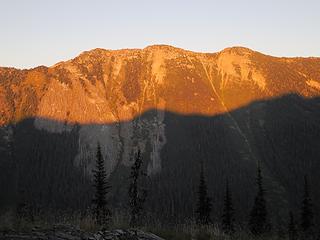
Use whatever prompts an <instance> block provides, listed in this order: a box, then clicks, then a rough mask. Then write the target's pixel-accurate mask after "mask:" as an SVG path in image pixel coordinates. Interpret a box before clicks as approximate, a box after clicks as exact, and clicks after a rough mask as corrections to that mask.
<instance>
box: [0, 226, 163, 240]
mask: <svg viewBox="0 0 320 240" xmlns="http://www.w3.org/2000/svg"><path fill="white" fill-rule="evenodd" d="M0 238H1V239H3V240H34V239H37V240H164V239H163V238H160V237H158V236H156V235H155V234H152V233H148V232H143V231H140V230H132V229H131V230H130V229H129V230H122V229H116V230H112V231H99V232H96V233H89V232H85V231H82V230H80V229H76V228H70V227H61V226H60V227H58V228H53V229H46V230H39V229H33V230H32V231H31V232H27V233H22V232H2V233H0Z"/></svg>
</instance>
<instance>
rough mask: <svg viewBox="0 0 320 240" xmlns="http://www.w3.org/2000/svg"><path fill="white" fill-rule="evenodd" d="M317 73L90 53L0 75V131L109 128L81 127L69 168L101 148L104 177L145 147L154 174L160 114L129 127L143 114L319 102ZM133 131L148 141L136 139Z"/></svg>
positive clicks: (174, 54)
mask: <svg viewBox="0 0 320 240" xmlns="http://www.w3.org/2000/svg"><path fill="white" fill-rule="evenodd" d="M319 69H320V59H319V58H275V57H270V56H266V55H263V54H261V53H258V52H254V51H252V50H250V49H247V48H241V47H235V48H228V49H225V50H223V51H221V52H219V53H213V54H205V53H195V52H191V51H185V50H183V49H178V48H174V47H171V46H164V45H156V46H150V47H147V48H145V49H126V50H116V51H109V50H103V49H95V50H92V51H89V52H84V53H82V54H81V55H80V56H78V57H76V58H75V59H72V60H70V61H67V62H61V63H58V64H56V65H54V66H52V67H49V68H47V67H38V68H35V69H31V70H16V69H11V68H0V109H1V110H0V111H1V115H0V124H1V125H2V126H3V125H6V124H9V123H14V122H19V121H20V120H22V119H25V118H27V117H35V118H36V120H35V121H34V125H35V126H36V128H38V129H44V130H46V131H50V132H62V131H65V130H66V131H70V130H71V129H72V125H73V124H75V123H79V124H102V125H103V124H109V123H116V124H114V125H112V126H107V125H106V126H101V125H99V126H95V127H94V126H88V127H86V126H82V127H81V129H80V130H79V143H80V148H79V155H78V156H77V157H76V159H75V161H76V162H81V161H82V159H83V158H84V157H85V156H84V153H85V152H86V149H94V147H95V146H96V143H97V141H100V142H101V143H102V146H104V152H108V153H109V156H108V157H109V161H108V163H107V164H108V169H110V171H111V170H112V169H113V168H114V167H115V166H116V164H117V163H118V162H119V161H122V162H123V163H124V164H127V163H128V160H129V155H130V153H131V151H132V148H133V146H136V145H137V143H139V145H140V148H142V149H144V148H145V145H146V144H147V141H148V142H150V143H151V144H152V151H151V152H150V157H151V159H152V164H151V165H150V166H149V169H150V172H152V171H155V172H157V171H159V170H160V169H161V154H160V151H161V148H162V146H163V145H164V144H165V143H166V136H165V124H164V122H163V120H164V115H163V114H164V113H163V112H158V113H155V115H154V116H152V118H151V120H150V119H149V120H148V121H145V122H141V121H135V122H130V120H132V119H134V117H136V116H139V115H141V114H142V113H144V112H146V111H147V110H149V109H158V110H165V111H172V112H175V113H181V114H185V115H190V114H201V115H206V116H211V115H216V114H219V113H225V112H228V111H231V110H234V109H237V108H239V107H241V106H245V105H246V104H249V103H251V102H252V101H255V100H261V99H268V98H273V97H278V96H281V95H284V94H288V93H297V94H299V95H302V96H304V97H313V96H318V95H319V94H320V87H319V86H320V71H319ZM46 119H50V120H56V122H55V123H53V122H50V123H49V122H48V121H46ZM68 124H71V125H68ZM137 129H140V130H141V129H144V130H145V131H146V132H147V133H145V134H147V135H148V137H147V138H145V137H146V136H143V138H142V137H140V138H139V137H138V138H137V136H138V134H137V131H138V130H137ZM140 132H141V131H140ZM160 139H161V140H160ZM89 169H90V168H89Z"/></svg>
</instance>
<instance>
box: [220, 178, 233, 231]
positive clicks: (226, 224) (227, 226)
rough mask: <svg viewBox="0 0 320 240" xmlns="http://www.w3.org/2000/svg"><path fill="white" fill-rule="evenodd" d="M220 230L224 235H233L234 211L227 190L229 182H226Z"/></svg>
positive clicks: (230, 196) (228, 190)
mask: <svg viewBox="0 0 320 240" xmlns="http://www.w3.org/2000/svg"><path fill="white" fill-rule="evenodd" d="M222 230H223V232H224V233H226V234H233V233H234V209H233V204H232V195H231V192H230V189H229V181H228V179H227V182H226V192H225V197H224V205H223V214H222Z"/></svg>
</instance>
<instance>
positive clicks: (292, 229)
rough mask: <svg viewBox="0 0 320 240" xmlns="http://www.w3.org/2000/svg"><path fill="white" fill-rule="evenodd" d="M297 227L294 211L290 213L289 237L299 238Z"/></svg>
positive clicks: (292, 238)
mask: <svg viewBox="0 0 320 240" xmlns="http://www.w3.org/2000/svg"><path fill="white" fill-rule="evenodd" d="M297 234H298V233H297V228H296V223H295V220H294V217H293V214H292V212H290V213H289V224H288V237H289V240H297V238H298V236H297Z"/></svg>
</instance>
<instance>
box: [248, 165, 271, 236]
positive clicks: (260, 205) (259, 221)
mask: <svg viewBox="0 0 320 240" xmlns="http://www.w3.org/2000/svg"><path fill="white" fill-rule="evenodd" d="M256 183H257V188H258V191H257V195H256V197H255V200H254V205H253V208H252V210H251V213H250V218H249V229H250V231H251V233H252V234H254V235H261V234H264V233H266V232H268V231H269V230H270V224H269V223H268V213H267V204H266V200H265V190H264V188H263V179H262V174H261V168H260V165H259V166H258V171H257V179H256Z"/></svg>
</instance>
